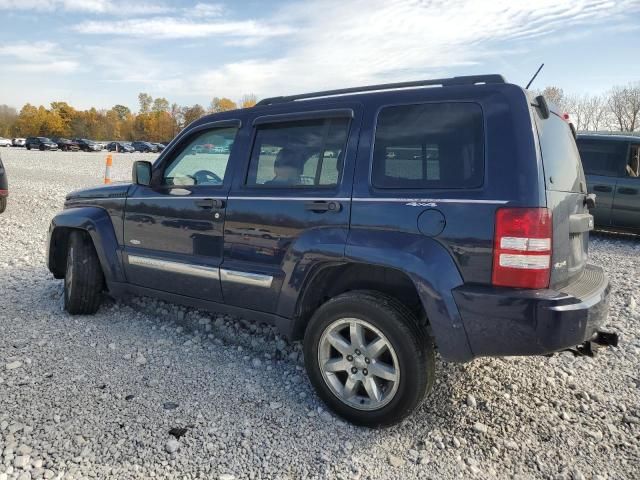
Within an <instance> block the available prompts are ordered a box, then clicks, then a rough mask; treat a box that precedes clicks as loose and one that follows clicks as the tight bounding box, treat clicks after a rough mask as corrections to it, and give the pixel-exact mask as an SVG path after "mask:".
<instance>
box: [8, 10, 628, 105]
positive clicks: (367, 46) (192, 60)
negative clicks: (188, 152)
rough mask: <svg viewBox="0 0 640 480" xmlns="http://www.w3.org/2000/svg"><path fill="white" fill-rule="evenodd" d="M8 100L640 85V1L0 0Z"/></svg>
mask: <svg viewBox="0 0 640 480" xmlns="http://www.w3.org/2000/svg"><path fill="white" fill-rule="evenodd" d="M0 25H1V27H0V104H8V105H11V106H14V107H16V108H18V109H19V108H20V107H21V106H22V105H23V104H24V103H26V102H30V103H32V104H36V105H40V104H43V105H48V104H49V103H51V102H52V101H67V102H69V103H70V104H72V105H73V106H75V107H76V108H89V107H92V106H95V107H97V108H111V107H112V106H113V105H115V104H124V105H127V106H129V107H130V108H132V109H133V110H136V109H137V96H138V93H139V92H147V93H149V94H150V95H152V96H153V97H165V98H167V99H168V100H169V101H170V102H172V103H173V102H177V103H178V104H181V105H192V104H195V103H200V104H202V105H204V106H207V105H208V104H209V102H210V100H211V98H212V97H214V96H218V97H229V98H231V99H233V100H238V99H239V98H240V97H241V96H242V95H243V94H250V93H252V94H255V95H256V96H257V97H258V98H262V97H266V96H273V95H285V94H294V93H302V92H308V91H315V90H323V89H329V88H341V87H350V86H358V85H366V84H372V83H386V82H394V81H408V80H417V79H426V78H441V77H449V76H455V75H470V74H481V73H500V74H502V75H504V76H505V78H506V79H507V80H508V81H509V82H512V83H516V84H519V85H523V86H524V85H526V83H527V82H528V81H529V79H530V77H531V76H532V75H533V73H534V72H535V70H536V69H537V68H538V66H539V65H540V64H541V63H543V62H544V63H545V67H544V69H543V70H542V72H541V73H540V75H539V76H538V78H537V79H536V81H535V83H534V85H533V87H537V88H539V89H542V88H543V87H545V86H547V85H556V86H559V87H561V88H563V89H564V91H565V92H568V93H575V94H584V93H589V94H599V93H604V92H605V91H606V90H608V89H609V88H610V87H611V86H613V85H621V84H627V83H630V82H638V81H640V61H639V60H640V53H639V50H638V47H639V46H640V0H620V1H604V0H510V1H502V0H492V1H486V0H475V1H474V0H405V1H396V0H305V1H286V0H276V1H266V0H265V1H255V0H243V1H220V2H215V1H212V2H211V3H209V2H204V1H198V0H196V1H187V2H178V1H172V0H140V1H138V0H128V1H122V0H85V1H82V0H0Z"/></svg>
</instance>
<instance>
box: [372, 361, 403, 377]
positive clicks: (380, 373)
mask: <svg viewBox="0 0 640 480" xmlns="http://www.w3.org/2000/svg"><path fill="white" fill-rule="evenodd" d="M369 374H370V375H373V376H375V377H378V378H381V379H383V380H389V381H391V382H395V381H396V378H397V374H396V369H395V368H394V367H392V366H391V365H387V364H385V363H374V364H371V365H370V366H369Z"/></svg>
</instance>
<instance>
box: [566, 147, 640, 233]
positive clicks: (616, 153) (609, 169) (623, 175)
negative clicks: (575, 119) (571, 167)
mask: <svg viewBox="0 0 640 480" xmlns="http://www.w3.org/2000/svg"><path fill="white" fill-rule="evenodd" d="M577 144H578V149H579V150H580V157H581V159H582V166H583V168H584V172H585V174H586V177H587V186H588V189H589V192H592V193H595V194H596V205H595V208H593V209H592V210H591V213H592V215H593V217H594V221H595V226H596V227H597V228H601V229H605V230H606V229H610V230H620V231H627V232H633V233H640V136H633V135H604V134H580V135H578V139H577Z"/></svg>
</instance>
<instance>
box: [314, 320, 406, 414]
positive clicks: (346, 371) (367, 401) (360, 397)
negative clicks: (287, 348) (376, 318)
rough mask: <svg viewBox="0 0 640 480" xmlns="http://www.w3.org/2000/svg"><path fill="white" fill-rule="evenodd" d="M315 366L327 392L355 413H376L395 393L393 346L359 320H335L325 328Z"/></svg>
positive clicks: (397, 375)
mask: <svg viewBox="0 0 640 480" xmlns="http://www.w3.org/2000/svg"><path fill="white" fill-rule="evenodd" d="M347 331H348V333H347ZM369 339H372V340H371V341H369ZM367 342H369V343H367ZM318 366H319V367H320V371H321V373H322V376H323V378H324V381H325V383H326V384H327V386H328V387H329V389H330V390H331V392H332V393H333V394H334V395H335V396H336V397H337V398H338V399H339V400H340V401H341V402H343V403H344V404H345V405H348V406H350V407H352V408H355V409H358V410H369V411H371V410H378V409H380V408H382V407H384V406H385V405H387V404H388V403H389V402H390V401H391V400H392V399H393V398H394V397H395V395H396V394H397V392H398V385H399V384H400V376H401V372H400V368H399V366H400V365H399V363H398V357H397V355H396V352H395V350H394V347H393V344H392V343H391V342H390V341H389V339H388V338H387V337H386V335H385V334H384V332H382V331H381V330H380V329H379V328H377V327H376V326H375V325H372V324H371V323H369V322H368V321H367V320H364V319H362V318H354V317H344V318H339V319H337V320H335V321H333V322H332V323H331V324H330V325H328V326H327V327H326V328H325V330H324V332H323V333H322V336H321V337H320V342H319V344H318Z"/></svg>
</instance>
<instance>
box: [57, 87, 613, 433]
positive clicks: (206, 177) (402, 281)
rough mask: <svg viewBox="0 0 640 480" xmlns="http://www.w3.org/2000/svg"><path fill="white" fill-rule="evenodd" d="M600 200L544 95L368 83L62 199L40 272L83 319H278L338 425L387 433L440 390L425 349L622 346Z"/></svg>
mask: <svg viewBox="0 0 640 480" xmlns="http://www.w3.org/2000/svg"><path fill="white" fill-rule="evenodd" d="M426 87H434V88H426ZM219 146H225V148H216V147H219ZM593 203H594V198H593V196H592V195H588V194H587V186H586V183H585V178H584V174H583V171H582V167H581V164H580V157H579V155H578V151H577V149H576V143H575V139H574V135H573V133H572V129H571V128H570V126H569V124H568V123H566V122H565V120H563V118H562V117H561V116H560V115H559V114H558V113H557V112H555V111H554V110H553V107H550V106H549V105H548V104H547V102H546V101H545V99H544V98H543V97H536V98H534V97H533V96H532V95H530V94H529V93H528V92H527V91H525V90H523V89H522V88H520V87H518V86H516V85H512V84H508V83H506V82H505V81H504V79H503V78H502V77H501V76H499V75H486V76H474V77H455V78H449V79H440V80H428V81H420V82H407V83H402V84H391V85H375V86H369V87H362V88H353V89H344V90H334V91H327V92H319V93H312V94H306V95H296V96H289V97H277V98H270V99H265V100H262V101H261V102H259V103H258V104H257V105H256V106H255V107H253V108H248V109H244V110H237V111H231V112H224V113H218V114H214V115H209V116H206V117H204V118H201V119H200V120H197V121H196V122H194V123H192V124H191V125H189V126H188V127H187V128H186V129H185V130H184V131H183V132H181V133H180V134H179V135H178V136H177V137H176V138H175V139H174V140H173V141H172V142H171V143H170V144H169V146H168V147H167V148H166V149H165V150H164V151H163V152H162V154H161V155H160V157H159V158H158V159H157V160H156V161H155V162H154V163H153V165H152V164H150V163H149V162H144V161H138V162H135V164H134V166H133V182H132V183H131V184H114V185H109V186H103V187H98V188H92V189H87V190H81V191H77V192H74V193H71V194H70V195H68V197H67V200H66V203H65V209H64V211H63V212H62V213H60V214H58V215H57V216H56V217H55V218H54V219H53V221H52V223H51V227H50V232H49V249H48V265H49V269H50V270H51V272H53V275H54V276H55V277H56V278H64V286H65V297H64V298H65V307H66V309H67V310H68V311H69V312H70V313H72V314H87V313H93V312H95V311H96V310H97V309H98V306H99V304H100V300H101V295H102V294H103V292H107V293H108V294H109V295H111V296H114V297H119V296H122V295H126V294H136V295H149V296H154V297H159V298H162V299H165V300H168V301H173V302H179V303H183V304H187V305H192V306H195V307H199V308H205V309H211V310H216V311H222V312H228V313H232V314H239V315H243V316H246V317H249V318H253V319H255V320H257V321H264V322H268V323H271V324H275V325H276V326H277V327H278V328H279V329H280V330H281V331H282V332H283V333H284V334H285V335H287V336H288V337H289V338H292V339H298V338H303V339H304V360H305V364H306V368H307V371H308V374H309V377H310V379H311V381H312V382H313V384H314V386H315V388H316V389H317V391H318V393H319V395H320V396H321V397H322V399H323V400H324V401H325V402H326V403H327V404H328V405H329V406H330V407H331V408H333V409H334V411H336V412H337V413H338V414H340V415H342V416H343V417H345V418H347V419H349V420H350V421H353V422H355V423H358V424H362V425H369V426H382V425H388V424H392V423H394V422H398V421H399V420H401V419H402V418H404V417H405V416H407V415H408V414H410V413H411V412H412V411H413V410H415V409H416V407H417V406H418V405H419V404H420V402H421V401H422V399H423V398H424V397H425V395H426V393H427V392H428V391H429V389H430V388H431V386H432V384H433V381H434V364H435V361H434V347H435V348H437V350H438V351H439V353H440V355H441V356H442V358H443V359H445V360H447V361H455V362H466V361H469V360H471V359H473V358H476V357H481V356H501V355H544V354H549V353H552V352H556V351H560V350H563V349H567V348H571V347H576V346H578V349H579V350H580V351H583V352H589V351H590V350H589V347H590V346H591V345H592V343H603V344H611V343H615V342H616V341H617V338H616V337H615V335H613V334H606V333H605V332H601V331H600V328H601V326H602V325H603V324H604V323H605V321H606V318H607V310H608V307H607V299H608V294H609V283H608V281H607V279H606V277H605V275H604V273H603V271H602V269H600V268H598V267H595V266H592V265H589V264H588V263H587V247H588V241H589V231H590V230H591V229H592V228H593V218H592V217H591V215H590V214H589V213H588V207H589V206H590V205H592V204H593Z"/></svg>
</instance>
